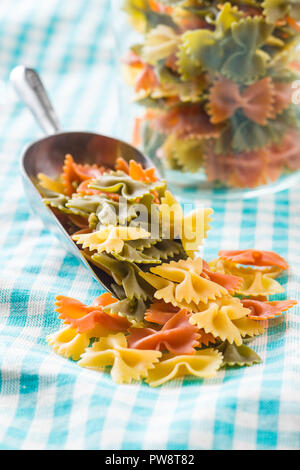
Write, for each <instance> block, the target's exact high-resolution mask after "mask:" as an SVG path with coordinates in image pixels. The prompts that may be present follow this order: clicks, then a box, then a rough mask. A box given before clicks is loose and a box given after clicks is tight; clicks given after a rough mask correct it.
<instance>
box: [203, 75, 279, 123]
mask: <svg viewBox="0 0 300 470" xmlns="http://www.w3.org/2000/svg"><path fill="white" fill-rule="evenodd" d="M273 101H274V87H273V84H272V82H271V78H270V77H266V78H263V79H261V80H259V81H257V82H255V83H253V84H252V85H250V86H249V87H247V88H246V89H245V90H244V91H243V92H242V93H241V92H240V88H239V86H238V85H237V84H236V83H235V82H233V81H232V80H229V79H226V78H221V79H220V80H218V81H216V82H215V83H214V84H213V86H212V88H211V90H210V99H209V104H208V110H209V113H210V115H211V122H212V123H214V124H218V123H220V122H223V121H224V120H226V119H228V118H230V117H231V116H232V115H233V114H234V113H235V111H236V110H237V109H238V108H242V110H243V112H244V114H245V116H247V117H248V118H249V119H251V120H253V121H255V122H256V123H258V124H260V125H262V126H264V125H266V123H267V119H268V118H270V117H272V116H273V113H274V109H273Z"/></svg>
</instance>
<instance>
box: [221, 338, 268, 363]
mask: <svg viewBox="0 0 300 470" xmlns="http://www.w3.org/2000/svg"><path fill="white" fill-rule="evenodd" d="M217 349H218V351H220V352H221V353H222V355H223V360H222V366H252V365H253V364H259V363H260V362H261V358H260V356H259V355H258V354H257V353H256V352H255V351H254V350H253V349H252V348H250V347H249V346H247V345H246V344H244V343H243V344H241V345H240V346H238V345H237V344H236V343H232V344H231V343H229V342H228V341H227V340H226V341H223V343H221V344H220V345H219V346H217Z"/></svg>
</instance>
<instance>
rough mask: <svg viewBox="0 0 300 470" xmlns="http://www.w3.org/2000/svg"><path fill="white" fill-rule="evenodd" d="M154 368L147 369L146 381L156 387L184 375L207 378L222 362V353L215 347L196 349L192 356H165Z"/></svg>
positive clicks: (214, 373) (214, 372) (212, 374)
mask: <svg viewBox="0 0 300 470" xmlns="http://www.w3.org/2000/svg"><path fill="white" fill-rule="evenodd" d="M165 357H166V359H164V360H162V361H160V362H159V363H158V364H156V366H155V367H154V369H152V370H150V371H149V374H148V378H147V379H146V382H147V383H148V384H149V385H150V386H151V387H158V386H159V385H162V384H164V383H166V382H168V381H169V380H172V379H174V378H176V377H182V376H185V375H194V376H196V377H199V378H208V377H213V376H214V375H216V372H217V370H218V369H219V367H220V366H221V364H222V354H220V353H219V352H218V351H217V350H216V349H211V348H207V349H204V350H201V351H197V352H196V354H195V355H193V356H187V355H181V356H174V357H172V356H171V357H170V356H167V355H166V356H165Z"/></svg>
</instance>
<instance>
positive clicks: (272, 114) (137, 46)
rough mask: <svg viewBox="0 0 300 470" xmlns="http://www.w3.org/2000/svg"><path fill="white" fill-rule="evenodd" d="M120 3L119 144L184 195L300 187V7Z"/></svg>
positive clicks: (254, 1) (196, 0)
mask: <svg viewBox="0 0 300 470" xmlns="http://www.w3.org/2000/svg"><path fill="white" fill-rule="evenodd" d="M113 4H114V19H115V21H114V24H115V33H116V41H117V47H116V50H117V54H118V56H119V61H120V63H121V64H122V76H123V78H122V79H123V80H125V82H126V83H127V85H128V86H127V87H126V86H120V94H121V100H120V101H121V110H122V109H123V111H121V121H122V135H121V137H122V138H123V139H125V140H132V143H133V144H135V145H136V146H139V147H140V148H141V149H142V150H143V151H144V152H145V153H146V154H148V156H149V157H150V158H152V159H153V160H154V162H155V164H156V165H158V166H159V167H160V169H162V171H163V174H164V176H165V178H166V179H167V181H168V183H169V184H170V185H171V186H173V190H174V191H175V192H176V193H177V195H179V196H180V194H181V195H186V194H187V193H188V194H189V196H190V197H194V196H196V195H198V194H199V191H202V193H201V194H203V191H205V190H209V191H211V190H213V195H214V196H218V195H220V196H223V195H224V192H226V194H227V195H228V194H229V195H231V196H233V197H241V196H242V197H251V196H257V195H259V194H261V193H262V192H269V191H277V190H281V189H285V188H288V187H290V186H291V185H292V184H293V183H295V182H297V181H300V177H299V173H300V172H298V170H299V168H300V133H299V116H300V115H299V106H298V103H299V102H300V99H299V98H300V94H299V89H300V81H299V80H298V78H299V70H300V66H299V64H298V62H297V61H298V56H299V52H298V51H297V44H298V40H299V35H300V27H299V26H298V24H297V20H300V5H298V3H297V2H296V1H295V0H294V1H287V0H280V1H279V2H278V0H276V1H275V0H265V1H261V0H243V1H235V0H233V1H231V2H224V1H220V0H217V1H208V0H207V1H205V0H204V1H200V0H160V2H157V1H154V0H114V2H113ZM298 95H299V96H298ZM129 103H130V104H129ZM186 187H189V189H188V191H187V190H186V189H183V190H182V188H186Z"/></svg>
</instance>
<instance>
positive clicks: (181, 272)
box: [141, 259, 227, 304]
mask: <svg viewBox="0 0 300 470" xmlns="http://www.w3.org/2000/svg"><path fill="white" fill-rule="evenodd" d="M201 270H202V261H201V260H200V261H199V259H198V260H196V261H195V262H194V264H193V260H191V259H189V260H187V261H183V260H181V261H172V262H171V263H163V264H161V265H159V266H155V267H154V268H151V269H150V271H151V272H152V273H153V274H155V275H158V276H160V277H161V278H162V279H164V280H166V281H168V282H167V283H166V282H162V283H160V281H159V280H156V279H155V278H153V277H151V275H149V274H148V273H141V276H142V277H143V278H144V279H145V280H146V281H147V282H149V284H151V285H152V286H153V287H155V288H156V289H158V290H157V291H156V293H155V294H154V296H156V298H157V299H158V298H164V299H165V297H164V295H166V294H167V295H168V299H170V300H167V301H168V302H171V303H174V301H175V302H179V303H181V302H186V303H188V304H190V303H195V304H199V303H200V302H203V303H207V302H208V300H214V299H216V298H217V297H221V296H222V295H226V294H227V290H226V289H225V288H224V287H222V286H220V285H219V284H216V283H215V282H212V281H210V280H209V279H206V278H204V277H201V276H200V274H201ZM151 282H152V283H151ZM159 283H160V286H159ZM161 289H163V292H161Z"/></svg>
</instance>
